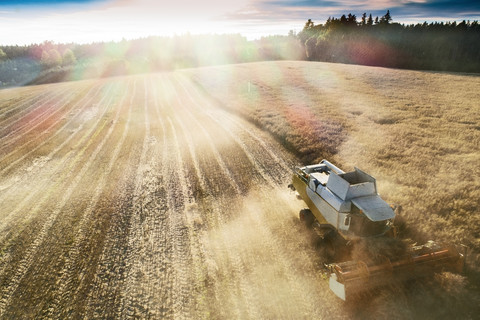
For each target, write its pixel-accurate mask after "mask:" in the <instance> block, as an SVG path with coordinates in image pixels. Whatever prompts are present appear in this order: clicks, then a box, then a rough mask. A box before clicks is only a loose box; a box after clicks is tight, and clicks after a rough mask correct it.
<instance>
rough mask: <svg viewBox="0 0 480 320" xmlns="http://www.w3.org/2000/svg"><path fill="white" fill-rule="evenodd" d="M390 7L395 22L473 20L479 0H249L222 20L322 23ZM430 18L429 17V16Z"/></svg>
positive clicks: (479, 8)
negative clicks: (329, 18)
mask: <svg viewBox="0 0 480 320" xmlns="http://www.w3.org/2000/svg"><path fill="white" fill-rule="evenodd" d="M387 10H390V12H391V14H392V16H393V18H394V21H397V22H402V21H407V20H414V19H416V20H417V21H416V22H421V21H420V20H424V19H427V18H429V17H430V18H435V19H437V20H438V18H440V19H441V20H448V19H450V20H458V19H470V20H475V19H478V18H479V17H480V1H467V0H459V1H457V0H372V1H365V0H358V1H355V0H338V1H332V0H303V1H294V0H260V1H250V2H249V4H248V5H247V6H244V7H243V8H241V9H239V10H236V11H234V12H228V13H227V14H225V15H224V16H223V18H224V19H227V20H228V19H230V20H245V21H252V20H257V21H262V20H277V21H293V20H306V19H309V18H312V19H316V20H318V22H319V23H323V21H324V20H326V19H327V18H328V17H329V16H334V17H340V16H341V15H342V14H346V13H353V14H356V15H357V16H360V15H361V14H362V13H364V12H366V13H367V14H369V13H371V14H372V15H373V16H377V15H378V16H382V15H384V14H385V13H386V11H387ZM430 20H431V19H430Z"/></svg>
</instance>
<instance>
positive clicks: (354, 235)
mask: <svg viewBox="0 0 480 320" xmlns="http://www.w3.org/2000/svg"><path fill="white" fill-rule="evenodd" d="M292 184H293V187H294V188H295V190H297V192H298V194H299V195H300V197H301V198H302V199H303V201H305V203H306V204H307V206H308V207H309V209H310V211H311V212H312V214H313V215H314V216H315V218H316V220H317V221H318V222H319V223H320V224H322V225H324V224H328V225H330V226H331V227H332V228H333V229H335V230H337V231H338V232H339V234H340V235H341V236H342V237H343V238H345V239H346V240H355V239H358V238H359V237H368V236H377V235H379V234H383V233H385V232H387V231H388V230H389V225H390V224H389V221H392V220H393V219H394V218H395V213H394V211H393V209H392V208H391V207H390V206H389V205H388V204H387V203H386V202H385V201H384V200H383V199H382V198H380V196H379V195H378V194H377V186H376V181H375V178H373V177H372V176H370V175H369V174H367V173H365V172H363V171H362V170H360V169H358V168H355V170H354V171H351V172H344V171H342V170H340V169H339V168H337V167H335V166H334V165H332V164H331V163H330V162H328V161H326V160H322V161H321V162H320V163H319V164H317V165H309V166H305V167H301V168H297V169H296V171H295V173H294V175H293V183H292Z"/></svg>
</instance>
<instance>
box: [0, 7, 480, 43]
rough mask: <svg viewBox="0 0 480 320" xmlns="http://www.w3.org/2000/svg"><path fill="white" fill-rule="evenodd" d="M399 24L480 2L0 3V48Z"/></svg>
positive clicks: (478, 11)
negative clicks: (355, 22) (370, 21)
mask: <svg viewBox="0 0 480 320" xmlns="http://www.w3.org/2000/svg"><path fill="white" fill-rule="evenodd" d="M387 10H390V13H391V16H392V18H393V21H394V22H399V23H405V24H410V23H422V22H424V21H427V22H433V21H461V20H480V1H479V0H470V1H468V0H301V1H294V0H234V1H231V0H197V1H193V0H57V1H53V0H25V1H10V0H0V30H1V31H2V32H1V36H0V45H16V44H17V45H28V44H32V43H41V42H43V41H46V40H49V41H54V42H57V43H70V42H76V43H91V42H99V41H111V40H114V41H119V40H122V39H135V38H140V37H147V36H156V35H158V36H173V35H182V34H185V33H191V34H212V33H215V34H225V33H240V34H242V35H244V36H246V37H247V38H248V39H256V38H260V37H261V36H267V35H273V34H280V35H287V34H288V32H289V30H294V31H295V32H299V31H301V30H302V28H303V25H304V24H305V22H306V21H307V20H308V19H312V20H313V21H314V23H315V24H320V23H324V22H325V21H326V20H327V18H328V17H330V16H332V17H340V16H341V15H342V14H348V13H352V14H355V15H356V16H357V18H358V19H360V17H361V15H362V13H363V12H366V13H367V14H369V13H371V14H372V16H373V17H375V16H379V17H381V16H382V15H384V14H385V13H386V11H387Z"/></svg>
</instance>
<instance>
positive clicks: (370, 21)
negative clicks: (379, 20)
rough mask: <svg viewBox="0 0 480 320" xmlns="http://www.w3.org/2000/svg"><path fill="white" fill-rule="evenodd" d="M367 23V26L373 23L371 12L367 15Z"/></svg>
mask: <svg viewBox="0 0 480 320" xmlns="http://www.w3.org/2000/svg"><path fill="white" fill-rule="evenodd" d="M367 25H369V26H371V25H373V19H372V14H371V13H370V14H369V15H368V20H367Z"/></svg>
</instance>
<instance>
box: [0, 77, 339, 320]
mask: <svg viewBox="0 0 480 320" xmlns="http://www.w3.org/2000/svg"><path fill="white" fill-rule="evenodd" d="M14 90H17V92H16V93H15V92H13V91H14ZM20 91H21V92H20ZM19 93H20V94H21V98H19V97H18V94H19ZM0 123H1V127H0V171H1V177H2V178H1V180H0V203H1V204H2V205H1V208H0V250H1V251H0V255H1V262H0V317H1V318H4V319H9V318H32V319H33V318H37V319H38V318H57V319H65V318H85V319H92V318H103V319H105V318H120V319H121V318H152V319H159V318H166V319H168V318H178V319H182V318H192V319H193V318H212V317H213V318H224V319H226V318H255V319H258V318H278V317H299V316H300V317H307V318H310V317H312V316H313V317H317V318H318V317H327V316H328V317H334V318H335V316H338V317H341V316H342V314H338V312H335V313H334V312H333V309H334V308H335V305H337V304H339V301H337V300H336V299H335V298H333V297H331V296H330V295H329V294H328V292H327V290H326V287H327V286H326V282H324V281H322V280H321V279H320V275H319V274H318V270H317V268H316V265H315V264H316V263H319V262H318V261H317V258H316V255H315V252H314V250H313V249H312V247H311V244H310V242H309V239H308V237H307V236H305V235H303V233H301V232H300V229H299V228H300V226H299V224H298V222H297V221H296V218H295V215H296V212H298V209H299V207H298V206H299V205H300V204H299V203H298V202H295V201H291V200H292V195H291V194H289V192H288V191H286V182H287V181H288V175H289V172H290V171H289V169H290V168H291V167H292V166H293V165H294V161H295V160H294V159H293V158H292V156H290V155H289V154H287V153H285V152H284V151H282V148H281V147H279V146H278V145H277V143H276V142H274V141H273V140H272V139H271V138H270V137H269V136H268V135H266V134H265V133H263V132H261V131H260V130H259V129H257V128H256V127H255V126H253V125H251V124H249V123H248V122H246V121H245V120H242V119H241V118H238V117H236V116H234V115H232V114H230V113H227V112H226V111H224V110H222V109H219V108H218V107H216V106H215V105H214V104H213V103H212V102H211V101H209V100H208V99H207V98H206V97H205V96H204V95H202V93H201V91H199V90H198V89H197V88H196V87H195V86H194V85H193V83H192V82H190V81H189V80H188V79H187V78H185V77H183V76H181V75H180V74H176V73H170V74H157V75H148V76H137V77H127V78H114V79H109V80H94V81H82V82H77V83H63V84H55V85H49V86H38V87H32V88H29V89H26V88H20V89H13V90H4V91H2V92H0ZM299 238H300V239H299ZM322 299H323V300H329V307H325V306H324V307H322V308H320V307H318V302H319V301H322Z"/></svg>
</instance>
